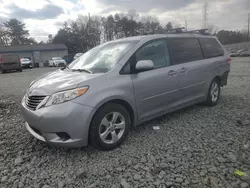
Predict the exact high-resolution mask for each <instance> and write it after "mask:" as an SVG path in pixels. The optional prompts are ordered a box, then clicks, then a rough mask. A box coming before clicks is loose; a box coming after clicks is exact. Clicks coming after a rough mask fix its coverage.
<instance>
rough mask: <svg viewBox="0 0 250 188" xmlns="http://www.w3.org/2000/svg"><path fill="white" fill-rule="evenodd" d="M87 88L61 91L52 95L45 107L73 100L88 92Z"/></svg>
mask: <svg viewBox="0 0 250 188" xmlns="http://www.w3.org/2000/svg"><path fill="white" fill-rule="evenodd" d="M88 89H89V87H87V86H86V87H83V88H76V89H72V90H67V91H62V92H58V93H54V94H53V95H51V96H50V98H49V99H48V101H47V102H46V104H45V106H50V105H53V104H60V103H63V102H66V101H70V100H73V99H75V98H77V97H79V96H81V95H83V94H84V93H86V92H87V91H88Z"/></svg>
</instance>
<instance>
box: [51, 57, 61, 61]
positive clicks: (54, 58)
mask: <svg viewBox="0 0 250 188" xmlns="http://www.w3.org/2000/svg"><path fill="white" fill-rule="evenodd" d="M52 59H53V60H62V58H61V57H53V58H52Z"/></svg>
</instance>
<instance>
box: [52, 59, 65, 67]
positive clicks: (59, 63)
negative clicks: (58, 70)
mask: <svg viewBox="0 0 250 188" xmlns="http://www.w3.org/2000/svg"><path fill="white" fill-rule="evenodd" d="M66 64H67V63H66V61H65V60H64V59H63V58H61V57H52V58H51V59H50V60H49V66H50V67H63V66H66Z"/></svg>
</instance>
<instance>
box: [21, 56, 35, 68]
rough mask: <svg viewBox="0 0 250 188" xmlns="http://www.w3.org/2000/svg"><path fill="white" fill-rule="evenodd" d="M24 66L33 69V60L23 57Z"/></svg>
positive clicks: (22, 63)
mask: <svg viewBox="0 0 250 188" xmlns="http://www.w3.org/2000/svg"><path fill="white" fill-rule="evenodd" d="M21 65H22V68H31V69H32V67H33V66H32V61H31V60H30V59H28V58H21Z"/></svg>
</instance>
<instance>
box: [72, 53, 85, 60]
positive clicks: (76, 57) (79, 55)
mask: <svg viewBox="0 0 250 188" xmlns="http://www.w3.org/2000/svg"><path fill="white" fill-rule="evenodd" d="M82 55H83V53H77V54H76V55H75V56H74V60H76V59H78V58H79V57H81V56H82Z"/></svg>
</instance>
